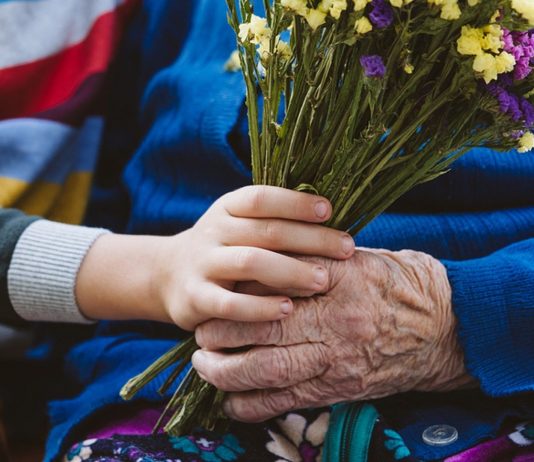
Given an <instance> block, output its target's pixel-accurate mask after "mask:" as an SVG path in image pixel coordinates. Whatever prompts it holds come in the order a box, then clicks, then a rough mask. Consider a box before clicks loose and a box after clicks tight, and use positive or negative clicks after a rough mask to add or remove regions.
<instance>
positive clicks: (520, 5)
mask: <svg viewBox="0 0 534 462" xmlns="http://www.w3.org/2000/svg"><path fill="white" fill-rule="evenodd" d="M512 8H513V9H514V10H516V11H517V12H518V13H519V14H520V15H521V16H523V17H524V18H525V19H526V20H527V21H528V22H529V24H530V25H531V26H534V2H533V1H532V0H512Z"/></svg>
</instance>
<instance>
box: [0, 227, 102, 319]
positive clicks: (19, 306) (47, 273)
mask: <svg viewBox="0 0 534 462" xmlns="http://www.w3.org/2000/svg"><path fill="white" fill-rule="evenodd" d="M107 232H108V231H106V230H104V229H93V228H86V227H80V226H72V225H65V224H61V223H54V222H51V221H47V220H39V221H36V222H35V223H33V224H32V225H30V226H29V227H28V228H27V229H26V230H25V231H24V233H23V234H22V235H21V237H20V239H19V241H18V243H17V246H16V247H15V251H14V253H13V258H12V260H11V264H10V266H9V270H8V275H7V280H8V291H9V298H10V300H11V303H12V305H13V308H14V309H15V311H16V312H17V313H18V315H19V316H21V317H22V318H24V319H26V320H28V321H51V322H52V321H53V322H75V323H90V322H92V321H90V320H89V319H87V318H86V317H85V316H83V314H82V313H81V312H80V310H79V309H78V305H77V303H76V297H75V293H74V288H75V284H76V277H77V274H78V271H79V269H80V266H81V264H82V261H83V259H84V257H85V255H86V254H87V251H88V250H89V248H90V247H91V245H92V244H93V243H94V241H95V240H96V239H97V238H98V237H99V236H101V235H102V234H104V233H107Z"/></svg>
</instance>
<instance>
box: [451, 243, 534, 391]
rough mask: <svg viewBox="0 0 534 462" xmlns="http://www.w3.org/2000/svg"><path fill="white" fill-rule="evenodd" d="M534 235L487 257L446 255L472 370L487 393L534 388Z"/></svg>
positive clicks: (460, 334)
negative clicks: (455, 258)
mask: <svg viewBox="0 0 534 462" xmlns="http://www.w3.org/2000/svg"><path fill="white" fill-rule="evenodd" d="M533 248H534V239H530V240H525V241H523V242H520V243H517V244H514V245H511V246H509V247H507V248H505V249H502V250H500V251H498V252H495V253H494V254H492V255H489V256H487V257H484V258H478V259H474V260H467V261H463V262H451V261H445V262H444V264H445V266H446V268H447V273H448V277H449V281H450V283H451V287H452V295H453V308H454V311H455V314H456V316H457V318H458V326H459V327H458V337H459V340H460V342H461V344H462V347H463V350H464V354H465V363H466V367H467V369H468V371H469V372H470V373H471V374H472V375H473V376H474V377H476V378H477V380H478V381H479V382H480V385H481V387H482V389H483V390H484V392H485V393H487V394H488V395H491V396H507V395H511V394H514V393H521V392H528V391H534V382H533V380H532V377H534V362H533V361H531V360H530V357H531V355H532V352H533V351H534V337H533V336H532V325H533V324H534V302H533V298H532V274H533V273H534V259H532V258H526V256H527V255H532V249H533Z"/></svg>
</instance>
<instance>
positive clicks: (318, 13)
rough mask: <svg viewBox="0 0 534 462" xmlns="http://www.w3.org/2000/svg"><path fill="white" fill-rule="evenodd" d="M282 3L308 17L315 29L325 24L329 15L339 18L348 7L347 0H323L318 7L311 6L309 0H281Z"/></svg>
mask: <svg viewBox="0 0 534 462" xmlns="http://www.w3.org/2000/svg"><path fill="white" fill-rule="evenodd" d="M280 3H281V5H282V6H283V7H284V8H287V9H289V10H292V11H294V12H295V13H297V14H298V15H299V16H302V17H303V18H304V19H306V21H307V22H308V24H309V25H310V27H311V28H312V29H313V30H315V29H317V28H318V27H319V26H321V25H323V24H324V23H325V22H326V17H327V16H328V15H330V16H331V17H332V18H334V19H339V17H340V16H341V13H343V11H345V10H346V9H347V8H348V3H347V0H321V1H320V2H319V4H318V5H317V7H316V8H311V7H309V6H308V1H307V0H281V2H280Z"/></svg>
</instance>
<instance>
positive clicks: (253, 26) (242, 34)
mask: <svg viewBox="0 0 534 462" xmlns="http://www.w3.org/2000/svg"><path fill="white" fill-rule="evenodd" d="M271 34H272V31H271V29H270V27H269V26H268V25H267V19H265V18H260V17H259V16H256V15H255V14H253V15H252V16H251V17H250V22H245V23H243V24H240V25H239V34H238V35H239V40H241V41H242V42H250V43H254V44H256V45H258V44H260V43H262V42H265V41H268V40H269V39H270V38H271Z"/></svg>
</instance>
